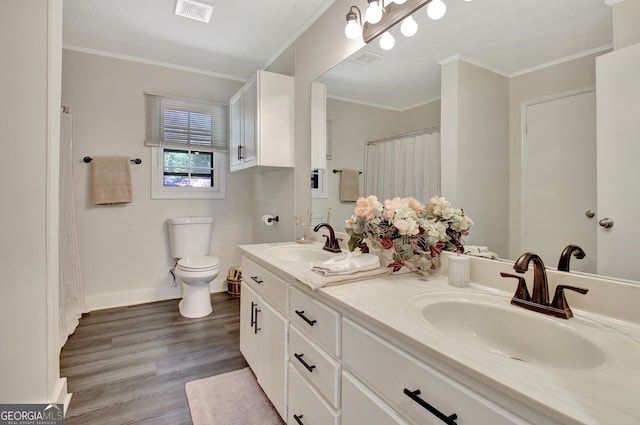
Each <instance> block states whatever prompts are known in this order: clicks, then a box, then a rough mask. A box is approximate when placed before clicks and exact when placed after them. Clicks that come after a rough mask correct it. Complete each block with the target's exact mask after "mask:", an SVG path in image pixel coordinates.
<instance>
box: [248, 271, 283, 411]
mask: <svg viewBox="0 0 640 425" xmlns="http://www.w3.org/2000/svg"><path fill="white" fill-rule="evenodd" d="M242 267H243V271H244V272H243V274H244V279H243V282H242V289H241V291H240V294H241V295H240V351H241V352H242V354H243V355H244V357H245V359H246V360H247V363H249V366H251V369H252V370H253V372H254V373H255V375H256V377H257V379H258V382H259V383H260V386H261V387H262V389H263V390H264V392H265V394H266V395H267V396H268V397H269V399H270V400H271V402H272V403H273V405H274V406H275V408H276V410H277V411H278V413H279V414H280V416H282V417H283V418H285V416H286V395H287V391H286V390H287V388H286V383H287V379H286V371H287V354H286V353H287V334H288V320H287V318H286V316H285V315H284V314H283V311H284V312H286V304H287V291H286V290H287V286H288V285H287V283H286V282H284V281H283V280H282V279H280V278H278V277H276V276H275V275H273V274H271V273H269V272H268V271H266V270H265V269H263V268H262V267H260V266H259V265H257V264H255V263H254V262H253V261H251V260H249V259H247V258H243V260H242Z"/></svg>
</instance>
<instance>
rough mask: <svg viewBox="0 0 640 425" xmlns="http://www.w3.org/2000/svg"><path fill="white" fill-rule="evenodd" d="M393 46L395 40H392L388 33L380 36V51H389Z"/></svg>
mask: <svg viewBox="0 0 640 425" xmlns="http://www.w3.org/2000/svg"><path fill="white" fill-rule="evenodd" d="M395 45H396V39H395V38H393V36H392V35H391V33H390V32H389V31H387V32H385V33H384V34H382V37H380V48H381V49H382V50H391V49H393V46H395Z"/></svg>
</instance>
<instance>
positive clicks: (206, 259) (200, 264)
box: [178, 255, 220, 270]
mask: <svg viewBox="0 0 640 425" xmlns="http://www.w3.org/2000/svg"><path fill="white" fill-rule="evenodd" d="M218 265H220V260H218V259H217V258H216V257H210V256H208V255H203V256H197V257H185V258H181V259H180V260H178V267H180V268H181V269H182V270H208V269H213V268H216V267H218Z"/></svg>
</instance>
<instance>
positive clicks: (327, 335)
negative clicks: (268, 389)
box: [288, 287, 341, 425]
mask: <svg viewBox="0 0 640 425" xmlns="http://www.w3.org/2000/svg"><path fill="white" fill-rule="evenodd" d="M289 320H290V327H289V364H290V366H289V368H290V372H289V407H288V411H289V422H288V423H290V424H304V425H314V424H318V425H320V424H330V423H334V424H338V423H339V422H340V416H339V411H340V394H341V393H340V385H341V364H340V360H339V354H340V323H341V315H340V313H338V312H337V311H335V310H334V309H332V308H330V307H328V306H326V305H325V304H323V303H321V302H319V301H318V300H316V299H314V298H312V296H310V295H307V294H305V293H303V292H302V291H300V290H298V289H295V288H293V287H291V288H289ZM294 415H295V416H294Z"/></svg>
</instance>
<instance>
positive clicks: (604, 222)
mask: <svg viewBox="0 0 640 425" xmlns="http://www.w3.org/2000/svg"><path fill="white" fill-rule="evenodd" d="M598 224H599V225H600V226H601V227H604V228H605V229H610V228H612V227H613V220H611V219H610V218H607V217H605V218H603V219H602V220H600V221H599V222H598Z"/></svg>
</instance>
